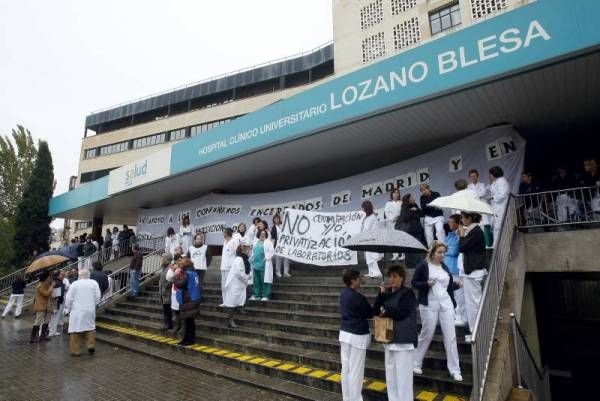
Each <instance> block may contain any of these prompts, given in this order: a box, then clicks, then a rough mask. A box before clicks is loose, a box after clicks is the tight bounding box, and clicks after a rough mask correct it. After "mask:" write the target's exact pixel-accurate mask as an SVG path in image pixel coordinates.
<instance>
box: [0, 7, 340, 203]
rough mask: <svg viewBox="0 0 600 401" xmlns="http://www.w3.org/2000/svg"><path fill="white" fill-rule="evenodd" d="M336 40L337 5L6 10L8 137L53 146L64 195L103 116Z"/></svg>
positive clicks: (2, 27) (3, 87)
mask: <svg viewBox="0 0 600 401" xmlns="http://www.w3.org/2000/svg"><path fill="white" fill-rule="evenodd" d="M332 36H333V32H332V24H331V1H330V0H296V1H284V0H254V1H248V0H237V1H236V0H220V1H201V0H196V1H192V0H187V1H184V0H171V1H156V0H143V1H142V0H120V1H115V0H95V1H87V0H83V1H81V0H80V1H67V0H55V1H35V0H18V1H11V0H0V133H1V134H9V133H10V130H11V128H14V127H16V125H17V124H22V125H24V126H25V127H27V128H29V129H30V130H31V132H32V134H33V136H34V138H35V139H45V140H47V141H48V143H49V145H50V149H51V151H52V156H53V160H54V174H55V176H56V180H57V187H56V191H55V195H56V194H60V193H62V192H65V191H66V190H67V189H68V178H69V176H71V175H76V174H77V166H78V159H79V154H80V149H81V138H82V137H83V131H84V121H85V117H86V115H88V114H90V113H91V112H93V111H94V110H98V109H101V108H105V107H108V106H111V105H114V104H117V103H121V102H125V101H129V100H132V99H136V98H139V97H142V96H146V95H149V94H152V93H155V92H160V91H164V90H167V89H170V88H172V87H176V86H180V85H184V84H187V83H191V82H194V81H198V80H201V79H204V78H208V77H210V76H213V75H218V74H222V73H225V72H229V71H233V70H235V69H239V68H244V67H248V66H252V65H254V64H259V63H262V62H265V61H270V60H273V59H276V58H280V57H285V56H289V55H292V54H295V53H299V52H302V51H307V50H310V49H312V48H314V47H317V46H319V45H321V44H323V43H325V42H327V41H329V40H331V38H332Z"/></svg>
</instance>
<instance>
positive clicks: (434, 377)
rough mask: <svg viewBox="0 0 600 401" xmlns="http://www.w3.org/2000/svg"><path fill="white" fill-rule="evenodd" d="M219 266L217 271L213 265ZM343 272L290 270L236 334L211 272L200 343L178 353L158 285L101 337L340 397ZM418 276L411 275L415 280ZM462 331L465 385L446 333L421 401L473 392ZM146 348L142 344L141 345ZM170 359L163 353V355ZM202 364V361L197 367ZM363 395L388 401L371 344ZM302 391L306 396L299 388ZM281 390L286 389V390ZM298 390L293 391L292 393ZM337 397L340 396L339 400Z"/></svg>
mask: <svg viewBox="0 0 600 401" xmlns="http://www.w3.org/2000/svg"><path fill="white" fill-rule="evenodd" d="M213 266H218V263H217V264H214V262H213ZM342 270H343V268H341V267H327V268H322V267H311V266H302V265H292V275H293V277H291V278H284V279H278V280H277V279H276V282H275V284H274V286H273V295H272V298H273V299H272V300H271V301H269V302H261V301H249V302H247V304H246V308H245V310H246V314H245V315H240V314H238V315H237V316H236V318H235V319H236V322H237V324H238V326H239V327H238V328H236V329H230V328H228V327H227V324H226V314H225V311H224V310H223V308H220V307H219V305H220V304H221V302H222V300H221V286H220V282H219V279H220V274H219V272H218V271H217V269H216V268H214V267H213V268H209V273H208V274H207V277H206V282H205V286H204V289H203V302H202V304H201V307H200V315H199V316H198V318H197V319H196V327H197V330H196V342H197V344H198V345H195V346H191V347H185V348H184V347H179V346H177V345H175V343H176V341H175V339H174V338H172V337H171V336H170V335H168V334H167V333H166V332H165V331H163V330H162V322H163V320H162V306H161V304H160V301H159V298H158V283H157V279H153V280H151V281H150V282H149V283H148V284H147V285H146V286H145V288H143V289H142V292H141V296H140V297H139V298H136V299H134V300H121V301H118V302H117V303H116V304H115V305H112V306H110V307H109V308H107V309H106V310H105V311H104V313H103V314H101V315H99V316H98V318H97V320H98V332H99V339H100V340H104V341H108V342H112V343H113V344H115V345H120V346H125V345H126V344H129V346H130V347H132V348H135V349H136V350H137V351H139V352H148V353H155V352H159V351H158V350H159V349H161V350H160V352H163V353H164V352H167V351H168V352H170V354H168V355H170V356H167V358H171V359H177V358H178V356H177V354H178V353H177V352H175V351H177V350H179V351H184V352H185V353H186V354H189V353H192V355H194V356H198V357H200V358H198V359H200V360H204V361H206V360H209V361H211V362H216V363H218V364H224V365H228V366H230V367H233V368H236V369H240V370H244V371H250V372H254V373H257V374H259V375H262V376H263V378H262V380H257V381H258V382H259V383H255V384H256V385H259V386H260V385H262V384H261V383H264V380H265V378H264V376H266V377H267V378H269V379H272V380H284V381H286V382H287V383H289V386H287V387H289V388H290V391H289V392H286V391H285V390H281V391H282V392H284V393H286V394H288V395H291V396H295V397H299V398H302V396H304V398H306V399H341V396H340V394H341V385H340V375H339V372H340V371H341V363H340V354H339V352H340V347H339V342H338V334H339V324H340V317H339V307H338V302H339V294H340V292H341V291H342V289H343V288H344V284H343V283H342V280H341V272H342ZM411 273H412V272H409V274H411ZM366 281H367V283H365V284H363V293H364V294H365V295H366V296H367V298H368V299H369V300H370V301H373V299H374V298H375V296H376V294H377V291H378V283H376V282H373V281H371V280H368V279H367V280H366ZM464 334H465V333H464V330H463V329H462V328H457V335H458V349H459V354H460V360H461V369H462V372H463V378H464V381H463V382H456V381H454V380H452V378H451V377H450V376H449V374H448V372H447V370H446V359H445V353H444V348H443V341H442V336H441V332H440V331H439V328H438V332H437V333H436V336H435V337H434V340H433V342H432V344H431V347H430V350H429V352H428V354H427V357H426V360H425V361H424V364H423V374H422V375H415V377H414V384H415V399H419V400H435V401H437V400H440V401H441V400H445V401H451V400H460V399H465V400H466V399H468V398H469V395H470V393H471V387H472V375H471V371H472V367H471V353H470V345H469V344H467V343H466V342H465V341H464ZM142 344H143V346H142ZM163 355H164V354H163ZM198 364H200V362H198ZM365 379H366V380H365V384H364V392H363V394H364V397H365V399H367V400H386V399H387V397H386V393H385V368H384V351H383V347H382V346H381V345H380V344H378V343H373V344H372V345H371V347H370V348H369V350H368V351H367V361H366V366H365ZM292 384H295V385H301V386H304V387H300V388H301V389H302V388H304V389H305V392H304V394H302V391H300V393H299V392H298V390H297V387H294V386H292ZM281 388H283V389H285V388H286V386H282V387H281ZM294 389H295V390H294ZM334 393H335V394H334Z"/></svg>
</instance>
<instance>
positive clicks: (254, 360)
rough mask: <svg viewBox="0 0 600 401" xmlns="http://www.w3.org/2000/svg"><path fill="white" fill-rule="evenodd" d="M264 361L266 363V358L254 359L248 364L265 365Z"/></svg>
mask: <svg viewBox="0 0 600 401" xmlns="http://www.w3.org/2000/svg"><path fill="white" fill-rule="evenodd" d="M264 361H266V359H265V358H258V357H257V358H254V359H250V360H249V361H248V363H254V364H259V363H263V362H264Z"/></svg>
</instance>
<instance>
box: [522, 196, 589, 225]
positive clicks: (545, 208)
mask: <svg viewBox="0 0 600 401" xmlns="http://www.w3.org/2000/svg"><path fill="white" fill-rule="evenodd" d="M516 202H517V205H516V208H517V211H518V214H517V219H518V223H517V225H518V226H519V228H521V229H527V228H539V227H556V226H569V225H574V224H576V225H582V224H590V223H596V224H597V223H600V188H598V187H597V186H592V187H578V188H569V189H560V190H555V191H543V192H536V193H531V194H522V195H517V196H516Z"/></svg>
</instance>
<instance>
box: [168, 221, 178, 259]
mask: <svg viewBox="0 0 600 401" xmlns="http://www.w3.org/2000/svg"><path fill="white" fill-rule="evenodd" d="M177 245H180V244H179V237H177V234H175V230H174V229H173V227H169V228H167V235H166V236H165V253H169V254H171V256H174V255H175V247H176V246H177Z"/></svg>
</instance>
